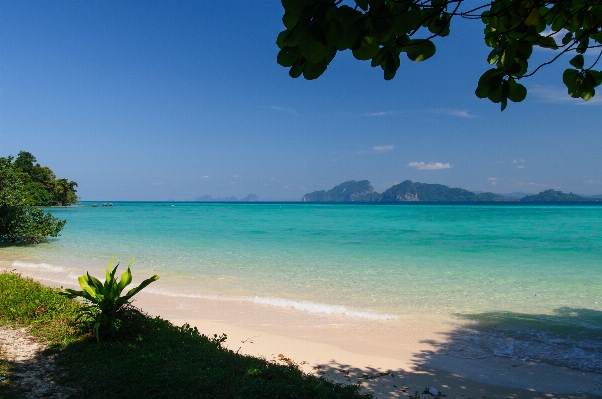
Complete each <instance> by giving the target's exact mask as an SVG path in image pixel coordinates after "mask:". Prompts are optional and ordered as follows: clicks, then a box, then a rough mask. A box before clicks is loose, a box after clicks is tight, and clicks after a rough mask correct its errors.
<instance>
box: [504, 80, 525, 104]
mask: <svg viewBox="0 0 602 399" xmlns="http://www.w3.org/2000/svg"><path fill="white" fill-rule="evenodd" d="M508 84H509V88H510V90H509V92H508V98H509V99H510V101H512V102H515V103H519V102H521V101H523V100H524V99H525V98H526V97H527V89H526V88H525V86H523V85H522V84H520V83H517V82H516V81H515V80H514V79H508Z"/></svg>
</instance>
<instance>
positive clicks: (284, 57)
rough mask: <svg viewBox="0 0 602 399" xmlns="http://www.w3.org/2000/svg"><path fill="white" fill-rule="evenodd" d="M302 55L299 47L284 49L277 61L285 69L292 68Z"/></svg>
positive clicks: (279, 53)
mask: <svg viewBox="0 0 602 399" xmlns="http://www.w3.org/2000/svg"><path fill="white" fill-rule="evenodd" d="M300 55H301V52H300V51H299V47H284V48H283V49H281V50H280V51H279V52H278V57H276V60H277V61H278V64H280V65H282V66H284V67H291V66H293V64H294V63H295V61H297V59H298V58H299V56H300Z"/></svg>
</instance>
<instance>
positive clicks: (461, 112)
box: [433, 108, 476, 118]
mask: <svg viewBox="0 0 602 399" xmlns="http://www.w3.org/2000/svg"><path fill="white" fill-rule="evenodd" d="M433 112H436V113H438V114H445V115H450V116H459V117H461V118H476V115H473V114H471V113H470V112H468V110H465V109H446V108H440V109H434V110H433Z"/></svg>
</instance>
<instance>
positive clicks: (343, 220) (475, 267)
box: [1, 203, 602, 372]
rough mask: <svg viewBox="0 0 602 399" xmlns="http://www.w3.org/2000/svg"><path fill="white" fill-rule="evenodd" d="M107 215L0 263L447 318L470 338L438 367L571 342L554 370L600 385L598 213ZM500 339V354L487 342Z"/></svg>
mask: <svg viewBox="0 0 602 399" xmlns="http://www.w3.org/2000/svg"><path fill="white" fill-rule="evenodd" d="M84 205H86V204H84ZM114 205H115V206H113V207H97V208H93V207H89V206H81V207H71V208H57V209H53V210H52V212H53V213H54V214H55V216H58V217H60V218H64V219H67V221H68V223H67V225H66V228H65V230H64V232H63V235H62V236H61V237H60V238H59V239H57V240H52V241H51V242H49V243H44V244H41V245H38V246H33V247H19V248H3V249H1V251H4V252H5V254H10V256H11V257H12V258H13V259H21V261H20V262H21V263H17V264H16V266H19V265H21V266H28V265H29V266H28V267H35V265H38V266H39V265H42V264H43V265H45V266H42V267H47V268H52V267H55V268H59V269H61V268H62V269H64V270H65V271H70V273H71V277H73V275H74V273H75V274H77V273H79V272H81V271H82V270H84V268H87V267H92V266H93V265H99V264H105V263H106V261H107V260H108V259H109V258H110V257H111V256H112V255H113V254H117V256H118V259H120V260H122V261H125V262H127V261H128V260H129V258H131V257H133V256H135V257H136V262H135V264H134V268H135V269H134V275H135V276H136V275H137V274H138V275H141V276H145V275H147V274H149V273H150V272H151V271H152V270H156V271H157V273H159V274H160V275H161V276H162V279H161V280H160V282H161V285H159V284H158V283H157V286H155V287H154V289H155V290H160V291H161V292H162V293H164V294H170V295H200V296H203V295H204V296H219V297H228V298H235V299H236V298H239V299H241V300H253V301H255V302H257V303H264V304H270V305H275V306H284V307H292V308H296V309H299V310H300V311H308V312H318V313H320V312H321V313H338V314H343V315H347V316H349V317H359V318H366V319H383V320H387V319H395V318H399V317H406V316H408V315H412V314H431V315H437V314H439V315H448V316H450V315H451V316H454V317H458V318H462V319H466V320H471V321H472V322H473V323H475V325H476V326H477V327H478V328H480V330H479V334H481V335H479V336H478V338H479V339H478V341H479V344H477V343H475V342H476V341H474V339H472V338H471V339H472V341H470V340H469V341H463V340H462V339H457V340H455V342H456V344H457V345H456V347H454V346H453V345H451V346H449V347H447V348H446V349H445V350H447V351H449V353H452V354H456V355H459V354H460V353H461V352H462V351H463V352H462V353H464V355H466V353H468V352H466V348H468V347H472V348H473V352H474V353H473V355H471V356H477V357H478V356H481V355H482V354H483V353H490V352H492V351H493V353H494V354H496V355H499V356H511V357H520V356H523V355H524V353H525V350H527V349H528V347H529V346H531V347H534V346H533V340H534V339H539V340H540V341H541V342H542V345H543V343H545V344H546V345H548V344H550V342H552V341H554V340H556V344H554V345H556V346H555V348H556V349H555V350H556V351H558V347H559V343H560V342H561V341H562V342H564V344H563V345H565V344H566V345H568V346H567V349H566V351H569V350H573V349H575V342H577V343H578V345H581V346H584V345H585V347H584V348H585V349H584V348H582V347H581V346H580V347H579V348H578V349H579V350H584V351H585V352H584V353H585V355H583V356H585V359H586V360H583V361H581V363H579V364H578V365H574V364H572V363H571V364H568V363H567V361H565V362H564V363H562V364H564V365H567V364H568V365H570V366H571V367H577V368H582V369H592V370H594V371H600V372H602V360H601V357H602V343H601V342H600V339H599V337H600V336H601V335H602V334H600V333H601V332H602V316H601V315H602V207H599V206H477V205H475V206H453V205H411V206H410V205H405V206H372V205H308V204H218V203H115V204H114ZM27 262H29V264H28V263H27ZM78 267H79V269H78ZM57 270H58V269H57ZM157 287H158V288H157ZM492 320H493V321H492ZM525 320H527V321H528V322H525ZM509 331H512V333H510V332H509ZM470 334H473V335H474V331H473V332H470ZM470 334H467V335H466V334H465V335H464V338H466V337H469V336H471V337H473V338H474V336H473V335H470ZM483 334H485V335H483ZM500 334H501V335H500ZM509 334H510V336H515V338H513V339H515V340H516V345H515V344H513V345H511V348H510V349H508V347H507V346H503V345H502V347H496V346H495V345H494V344H493V343H491V342H489V341H487V339H491V340H494V341H495V342H497V343H500V342H501V341H500V339H501V338H500V339H498V338H499V337H498V335H499V336H504V337H508V336H509ZM512 334H514V335H512ZM533 334H536V336H534V335H533ZM537 334H539V335H537ZM486 337H489V338H487V339H485V338H486ZM496 337H498V338H496ZM537 337H539V338H537ZM464 338H463V339H464ZM466 339H468V338H466ZM496 339H497V341H496ZM521 340H522V341H521ZM558 340H560V341H558ZM519 341H520V342H524V343H527V344H525V348H526V349H525V350H522V351H520V350H519V349H516V348H520V345H519V344H518V342H519ZM462 342H464V343H465V345H464V344H462V345H464V346H462V345H461V343H462ZM492 342H493V341H492ZM506 344H507V343H506ZM506 344H504V345H506ZM458 345H459V346H458ZM479 345H482V346H483V348H482V350H481V352H479V350H477V349H478V348H479ZM550 345H551V344H550ZM554 345H552V346H554ZM571 345H572V346H571ZM588 345H589V346H588ZM548 346H549V345H548ZM496 348H497V349H496ZM500 348H501V349H500ZM550 348H551V347H550ZM550 348H547V349H546V348H544V349H545V350H544V349H542V351H544V352H545V351H547V350H548V349H550ZM550 351H551V349H550ZM566 351H565V352H566ZM519 352H520V353H519ZM565 352H562V356H564V357H565V358H567V356H568V357H569V358H570V357H571V356H572V358H575V357H579V356H581V355H579V356H577V355H570V354H567V353H568V352H567V353H565ZM471 353H472V352H471ZM542 353H543V352H542ZM544 355H545V354H541V356H543V357H544V359H543V360H546V359H548V360H549V359H550V354H549V353H548V355H545V356H544ZM546 356H547V357H546ZM559 356H560V355H559ZM527 357H529V358H533V359H536V360H537V359H538V358H537V356H536V355H534V354H530V355H528V356H527ZM539 360H541V359H539Z"/></svg>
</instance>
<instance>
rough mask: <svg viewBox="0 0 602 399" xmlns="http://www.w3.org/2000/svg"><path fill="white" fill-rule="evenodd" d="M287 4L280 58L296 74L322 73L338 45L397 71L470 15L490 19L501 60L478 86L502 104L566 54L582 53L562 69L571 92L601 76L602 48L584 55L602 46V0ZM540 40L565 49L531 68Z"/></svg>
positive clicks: (495, 55) (488, 32)
mask: <svg viewBox="0 0 602 399" xmlns="http://www.w3.org/2000/svg"><path fill="white" fill-rule="evenodd" d="M345 3H349V4H351V5H348V4H345ZM282 5H283V7H284V16H283V17H282V22H283V23H284V26H285V28H286V29H285V30H284V31H282V32H281V33H280V34H279V35H278V38H277V40H276V43H277V45H278V46H279V47H280V52H279V53H278V58H277V61H278V63H279V64H280V65H282V66H284V67H289V68H290V70H289V75H290V76H291V77H293V78H297V77H299V76H301V75H303V77H304V78H305V79H316V78H318V77H319V76H320V75H322V74H323V73H324V71H325V70H326V68H327V67H328V64H330V62H331V61H332V60H333V59H334V57H335V56H336V54H337V52H338V51H344V50H351V51H352V53H353V56H354V57H355V58H356V59H358V60H371V65H372V66H373V67H376V66H380V67H381V68H382V70H383V72H384V78H385V79H386V80H390V79H393V77H395V74H396V73H397V70H398V69H399V67H400V64H401V60H400V55H401V53H405V55H406V56H407V57H408V58H409V59H410V60H412V61H415V62H421V61H424V60H426V59H429V58H430V57H432V56H433V55H435V52H436V48H435V44H434V43H433V42H432V39H433V38H435V37H438V36H441V37H443V36H447V35H449V34H450V32H451V31H450V24H451V21H452V19H454V18H465V19H480V20H481V21H482V22H483V24H484V25H485V29H484V39H485V44H486V45H487V46H489V47H491V48H492V50H491V52H490V53H489V56H488V57H487V61H488V62H489V64H490V65H493V66H494V67H493V68H491V69H489V70H487V71H486V72H485V73H483V75H482V76H481V78H480V79H479V82H478V87H477V89H476V92H475V94H476V95H477V97H479V98H488V99H489V100H491V101H492V102H494V103H500V104H501V109H502V111H503V110H504V109H505V108H506V106H507V104H508V100H510V101H513V102H520V101H523V100H524V99H525V97H526V96H527V89H526V88H525V86H523V85H522V84H521V83H519V81H521V80H522V79H525V78H527V77H529V76H532V75H533V74H535V73H536V72H537V71H538V70H539V69H540V68H541V67H543V66H544V65H547V64H551V63H552V62H554V61H556V60H557V59H558V58H559V57H560V56H562V55H563V54H567V53H570V54H575V55H574V57H573V58H572V59H571V60H570V61H569V64H570V65H571V68H567V69H566V70H565V71H564V74H563V76H562V80H563V82H564V84H565V85H566V87H567V89H568V94H569V95H570V96H571V97H574V98H582V99H584V100H586V101H587V100H589V99H591V98H592V97H594V95H595V88H596V87H597V86H599V85H600V84H601V83H602V71H598V70H595V69H594V67H595V66H596V64H597V63H598V61H599V59H600V55H602V51H601V52H600V54H599V55H598V57H597V58H595V60H594V61H593V62H591V63H587V64H586V62H585V58H584V57H583V54H584V53H585V52H586V51H587V50H588V49H599V48H601V47H602V1H600V0H493V1H490V2H483V3H480V4H479V3H474V2H469V1H467V0H353V1H343V0H282ZM535 46H539V47H542V48H547V49H552V50H556V51H557V52H558V53H557V54H556V55H555V56H554V57H553V58H551V59H550V60H549V61H547V62H544V63H542V64H541V65H538V66H537V67H535V68H532V69H530V68H529V58H530V57H531V54H532V52H533V48H534V47H535ZM595 51H597V50H595Z"/></svg>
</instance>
